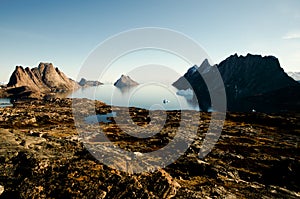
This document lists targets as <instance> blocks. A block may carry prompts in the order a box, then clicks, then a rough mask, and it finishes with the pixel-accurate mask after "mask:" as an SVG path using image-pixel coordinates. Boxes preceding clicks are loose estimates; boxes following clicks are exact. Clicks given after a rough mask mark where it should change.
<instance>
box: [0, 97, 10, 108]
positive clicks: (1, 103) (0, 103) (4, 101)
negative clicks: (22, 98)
mask: <svg viewBox="0 0 300 199" xmlns="http://www.w3.org/2000/svg"><path fill="white" fill-rule="evenodd" d="M8 106H12V104H11V103H10V99H9V98H0V107H8Z"/></svg>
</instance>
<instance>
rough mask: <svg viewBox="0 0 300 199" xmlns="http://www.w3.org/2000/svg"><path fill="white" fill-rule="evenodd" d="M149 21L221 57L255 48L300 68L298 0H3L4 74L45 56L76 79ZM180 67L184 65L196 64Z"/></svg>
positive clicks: (0, 47)
mask: <svg viewBox="0 0 300 199" xmlns="http://www.w3.org/2000/svg"><path fill="white" fill-rule="evenodd" d="M143 27H160V28H167V29H172V30H175V31H178V32H180V33H182V34H184V35H186V36H188V37H190V38H192V39H193V40H194V41H196V42H197V43H198V44H200V45H201V46H202V47H203V49H205V51H206V52H207V54H208V55H209V56H210V58H211V59H212V60H213V62H214V63H219V62H220V61H222V60H224V59H225V58H227V57H228V56H230V55H231V54H234V53H237V54H239V55H246V54H247V53H252V54H261V55H273V56H276V57H277V58H278V59H279V61H280V63H281V66H282V67H283V68H284V70H285V71H300V1H299V0H264V1H261V0H252V1H240V0H228V1H221V0H219V1H217V0H211V1H201V0H187V1H180V0H151V1H141V0H130V1H121V0H119V1H113V0H112V1H104V0H103V1H96V0H95V1H91V0H86V1H81V0H72V1H71V0H69V1H68V0H66V1H60V0H51V1H40V0H26V1H24V0H0V69H1V73H0V82H7V81H8V79H9V76H10V74H11V73H12V71H13V70H14V68H15V66H16V65H21V66H29V67H35V66H37V65H38V63H39V62H52V63H53V64H54V65H55V66H57V67H59V68H60V69H61V70H62V71H63V72H64V73H65V74H67V75H68V76H69V77H71V78H73V79H76V78H77V75H78V72H79V70H80V68H81V66H82V64H83V63H84V62H85V60H86V59H87V57H88V56H89V54H90V53H91V52H92V51H93V50H94V49H95V48H96V47H97V46H98V45H99V44H100V43H101V42H103V41H104V40H106V39H107V38H109V37H111V36H113V35H116V34H118V33H120V32H123V31H127V30H130V29H134V28H143ZM157 57H161V55H157ZM166 57H168V56H166ZM195 64H201V63H195ZM126 67H129V66H126V65H125V66H124V67H123V68H122V69H121V70H124V71H120V73H123V72H126V70H127V68H126ZM180 67H181V69H179V71H178V72H179V73H183V72H184V71H186V70H187V69H188V68H189V67H190V66H188V65H187V66H184V64H182V63H181V65H180ZM116 75H119V74H116ZM110 78H116V77H110ZM107 81H109V80H107ZM112 81H114V80H112Z"/></svg>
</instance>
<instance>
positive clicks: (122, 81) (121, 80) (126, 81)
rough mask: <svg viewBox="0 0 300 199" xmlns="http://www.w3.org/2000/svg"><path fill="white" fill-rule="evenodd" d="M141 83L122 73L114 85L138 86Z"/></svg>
mask: <svg viewBox="0 0 300 199" xmlns="http://www.w3.org/2000/svg"><path fill="white" fill-rule="evenodd" d="M137 85H139V83H137V82H136V81H134V80H132V79H131V78H130V77H129V76H126V75H122V76H121V77H120V78H119V79H118V80H117V81H116V82H115V83H114V86H116V87H118V88H124V87H131V86H137Z"/></svg>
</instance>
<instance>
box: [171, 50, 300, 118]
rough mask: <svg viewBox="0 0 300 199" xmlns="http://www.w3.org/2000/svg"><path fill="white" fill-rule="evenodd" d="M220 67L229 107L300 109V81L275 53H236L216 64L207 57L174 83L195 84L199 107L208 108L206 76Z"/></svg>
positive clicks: (238, 108)
mask: <svg viewBox="0 0 300 199" xmlns="http://www.w3.org/2000/svg"><path fill="white" fill-rule="evenodd" d="M217 69H218V70H219V72H220V74H221V77H222V79H223V82H224V87H225V91H226V96H227V109H228V110H229V111H252V110H256V111H261V112H278V111H299V110H300V108H299V107H300V101H299V99H300V98H299V97H300V84H299V83H298V82H296V81H295V80H294V79H292V78H291V77H289V76H288V75H287V74H286V73H285V72H284V71H283V69H282V68H281V67H280V64H279V61H278V59H277V58H276V57H273V56H266V57H262V56H260V55H251V54H248V55H247V56H238V55H237V54H235V55H232V56H230V57H228V58H227V59H225V60H224V61H222V62H221V63H220V64H218V65H214V66H211V65H210V64H209V63H208V61H207V60H204V62H203V63H202V64H201V65H200V66H199V67H198V66H193V67H191V68H190V69H189V70H188V71H187V73H185V74H184V76H183V77H181V78H179V79H178V80H177V81H176V82H174V83H173V86H175V87H176V88H178V89H183V90H185V89H188V88H192V89H193V90H194V92H195V94H196V97H197V100H198V102H199V105H200V108H201V109H202V110H204V111H207V110H208V109H209V108H211V107H212V104H211V100H210V95H209V92H208V88H207V86H206V84H205V81H204V79H203V77H204V78H208V79H209V77H213V76H214V75H213V74H214V73H215V72H216V70H217ZM211 82H213V80H212V81H211ZM218 86H221V85H213V87H214V88H215V89H218ZM215 91H216V90H215Z"/></svg>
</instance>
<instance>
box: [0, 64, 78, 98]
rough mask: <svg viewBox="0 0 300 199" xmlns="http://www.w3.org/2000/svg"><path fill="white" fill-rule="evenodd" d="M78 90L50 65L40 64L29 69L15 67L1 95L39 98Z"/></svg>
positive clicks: (74, 83) (75, 84)
mask: <svg viewBox="0 0 300 199" xmlns="http://www.w3.org/2000/svg"><path fill="white" fill-rule="evenodd" d="M77 88H79V85H78V83H76V82H75V81H74V80H72V79H70V78H68V77H67V76H66V75H65V74H64V73H63V72H61V71H60V70H59V69H58V68H55V67H54V66H53V64H52V63H40V64H39V65H38V67H34V68H32V69H30V68H29V67H26V68H23V67H22V66H16V68H15V70H14V72H13V73H12V75H11V77H10V79H9V82H8V84H7V86H6V89H5V91H4V92H2V95H4V96H6V97H12V98H22V97H34V98H39V97H42V96H44V95H47V94H50V93H66V92H69V91H72V90H73V89H77Z"/></svg>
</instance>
